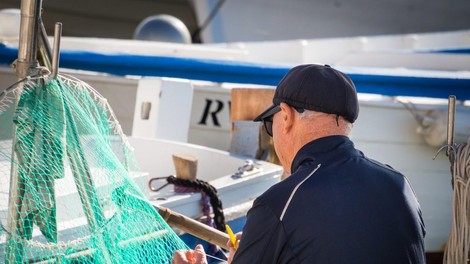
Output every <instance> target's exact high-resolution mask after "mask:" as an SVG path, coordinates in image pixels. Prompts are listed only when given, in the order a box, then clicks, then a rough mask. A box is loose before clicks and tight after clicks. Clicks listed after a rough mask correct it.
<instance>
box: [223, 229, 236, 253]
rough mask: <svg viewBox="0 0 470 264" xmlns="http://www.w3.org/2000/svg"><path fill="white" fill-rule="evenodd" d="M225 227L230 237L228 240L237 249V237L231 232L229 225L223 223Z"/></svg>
mask: <svg viewBox="0 0 470 264" xmlns="http://www.w3.org/2000/svg"><path fill="white" fill-rule="evenodd" d="M225 229H227V234H228V237H229V238H230V242H231V243H232V245H233V247H234V248H235V249H237V248H238V243H237V237H236V236H235V234H234V233H233V231H232V229H231V228H230V226H228V225H225Z"/></svg>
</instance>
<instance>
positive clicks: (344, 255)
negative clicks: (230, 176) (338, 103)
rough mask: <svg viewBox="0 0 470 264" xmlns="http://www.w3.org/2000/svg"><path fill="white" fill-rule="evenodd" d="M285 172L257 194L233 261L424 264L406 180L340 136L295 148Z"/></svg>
mask: <svg viewBox="0 0 470 264" xmlns="http://www.w3.org/2000/svg"><path fill="white" fill-rule="evenodd" d="M291 171H292V172H293V173H292V175H291V176H289V177H288V178H287V179H285V180H284V181H282V182H280V183H278V184H276V185H274V186H272V187H271V188H270V189H269V190H267V191H266V192H265V193H264V194H262V195H261V196H260V197H258V198H257V199H256V200H255V201H254V204H253V207H252V208H251V209H250V211H249V212H248V214H247V222H246V225H245V227H244V229H243V235H242V238H241V241H240V245H239V248H238V250H237V252H236V254H235V257H234V260H233V263H270V264H271V263H321V264H324V263H335V264H340V263H348V264H351V263H360V264H366V263H373V264H377V263H381V264H384V263H391V264H397V263H399V264H404V263H425V250H424V235H425V228H424V223H423V219H422V216H421V210H420V206H419V203H418V201H417V199H416V197H415V194H414V192H413V190H412V189H411V187H410V184H409V183H408V181H407V179H406V178H405V177H404V176H403V175H402V174H401V173H399V172H397V171H395V170H393V169H392V168H390V167H388V166H386V165H383V164H381V163H379V162H377V161H373V160H371V159H368V158H367V157H365V156H364V154H363V153H362V152H360V151H359V150H357V149H355V148H354V144H353V143H352V141H351V140H349V138H347V137H345V136H330V137H325V138H320V139H317V140H314V141H312V142H310V143H308V144H307V145H305V146H304V147H302V149H300V151H299V152H298V153H297V155H296V156H295V158H294V161H293V163H292V170H291Z"/></svg>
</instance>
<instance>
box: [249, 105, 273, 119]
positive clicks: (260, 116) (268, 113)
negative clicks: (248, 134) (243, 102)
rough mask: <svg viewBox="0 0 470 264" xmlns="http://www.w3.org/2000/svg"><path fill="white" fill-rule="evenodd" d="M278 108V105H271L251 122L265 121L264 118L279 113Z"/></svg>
mask: <svg viewBox="0 0 470 264" xmlns="http://www.w3.org/2000/svg"><path fill="white" fill-rule="evenodd" d="M278 107H279V105H275V104H273V105H271V106H270V107H268V109H266V110H264V111H263V112H262V113H261V114H260V115H259V116H257V117H256V118H255V119H253V121H255V122H258V121H263V119H265V118H266V117H269V116H272V115H273V114H275V113H277V112H279V110H278Z"/></svg>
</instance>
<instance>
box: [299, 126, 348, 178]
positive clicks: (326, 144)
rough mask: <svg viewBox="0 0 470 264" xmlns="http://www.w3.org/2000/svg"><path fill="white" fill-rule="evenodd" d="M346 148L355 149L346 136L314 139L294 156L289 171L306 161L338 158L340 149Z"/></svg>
mask: <svg viewBox="0 0 470 264" xmlns="http://www.w3.org/2000/svg"><path fill="white" fill-rule="evenodd" d="M340 149H344V150H346V151H347V152H348V153H351V151H355V149H354V143H353V142H352V141H351V140H350V139H349V138H348V137H347V136H341V135H337V136H328V137H322V138H319V139H315V140H313V141H310V142H309V143H307V144H305V145H304V146H303V147H302V148H300V150H299V151H298V152H297V154H296V155H295V157H294V160H293V161H292V165H291V172H292V173H294V172H295V171H296V170H297V169H298V168H299V167H300V165H302V164H303V163H305V162H306V161H313V160H318V161H319V162H323V161H325V160H328V159H329V158H335V159H338V158H340V157H339V156H338V155H340V156H341V153H343V152H342V151H340V152H339V151H338V150H340Z"/></svg>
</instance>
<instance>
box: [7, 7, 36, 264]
mask: <svg viewBox="0 0 470 264" xmlns="http://www.w3.org/2000/svg"><path fill="white" fill-rule="evenodd" d="M40 12H41V0H22V1H21V22H20V34H19V46H18V59H17V60H16V62H15V70H16V75H17V77H18V78H19V79H24V78H25V77H26V76H28V75H29V74H30V72H31V71H32V70H33V69H35V68H36V67H37V66H38V65H37V64H38V63H37V57H36V53H37V38H38V31H39V26H38V25H39V23H38V19H39V16H40ZM16 101H18V98H16ZM16 141H17V138H16V136H14V135H13V138H12V146H13V147H12V160H13V161H12V164H11V172H10V194H9V201H8V208H9V212H8V228H9V233H8V237H7V244H8V246H7V252H6V259H5V262H6V263H17V262H23V258H24V248H23V246H24V245H23V244H22V238H21V237H20V234H19V229H18V225H19V219H20V213H19V210H20V206H21V204H22V200H23V195H24V191H23V190H24V187H23V185H24V183H23V182H22V180H21V179H20V178H19V175H18V168H17V165H16V164H17V161H18V158H17V156H16V153H15V145H16Z"/></svg>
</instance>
